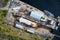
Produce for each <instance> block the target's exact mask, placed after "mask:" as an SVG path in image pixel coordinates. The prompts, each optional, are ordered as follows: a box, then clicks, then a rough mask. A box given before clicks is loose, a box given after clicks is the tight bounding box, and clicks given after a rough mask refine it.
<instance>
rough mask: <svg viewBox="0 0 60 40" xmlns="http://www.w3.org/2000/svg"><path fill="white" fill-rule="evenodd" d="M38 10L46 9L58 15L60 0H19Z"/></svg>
mask: <svg viewBox="0 0 60 40" xmlns="http://www.w3.org/2000/svg"><path fill="white" fill-rule="evenodd" d="M21 1H24V2H25V3H28V4H30V5H32V6H34V7H36V8H38V9H40V10H48V11H50V12H51V13H53V14H54V15H55V17H57V16H60V14H59V13H60V1H59V0H21Z"/></svg>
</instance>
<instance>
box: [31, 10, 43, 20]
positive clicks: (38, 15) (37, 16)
mask: <svg viewBox="0 0 60 40" xmlns="http://www.w3.org/2000/svg"><path fill="white" fill-rule="evenodd" d="M30 16H31V17H33V18H36V19H38V20H40V19H41V17H42V16H43V14H41V13H39V12H38V11H32V12H31V14H30Z"/></svg>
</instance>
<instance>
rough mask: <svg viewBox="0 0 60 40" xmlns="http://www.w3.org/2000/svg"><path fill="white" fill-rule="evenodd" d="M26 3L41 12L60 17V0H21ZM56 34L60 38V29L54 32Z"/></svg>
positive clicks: (59, 39) (56, 38) (55, 38)
mask: <svg viewBox="0 0 60 40" xmlns="http://www.w3.org/2000/svg"><path fill="white" fill-rule="evenodd" d="M21 1H23V2H25V3H28V4H30V5H32V6H34V7H36V8H38V9H40V10H42V11H43V10H48V11H50V12H51V13H52V14H54V15H55V17H58V16H60V0H21ZM53 33H54V34H56V35H59V36H60V27H59V28H58V30H54V31H53ZM53 40H60V38H58V37H56V36H55V37H54V38H53Z"/></svg>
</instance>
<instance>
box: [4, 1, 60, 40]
mask: <svg viewBox="0 0 60 40" xmlns="http://www.w3.org/2000/svg"><path fill="white" fill-rule="evenodd" d="M12 5H13V6H12ZM7 10H9V11H8V13H7V15H6V17H5V22H6V23H7V25H12V26H13V27H15V28H17V29H20V30H23V31H26V32H27V33H31V34H35V35H38V36H39V37H41V38H43V39H44V40H47V38H48V37H50V38H51V40H52V39H53V38H54V36H57V35H55V34H53V30H57V29H58V28H59V26H60V17H58V19H56V18H55V17H54V15H53V14H51V13H50V12H49V11H47V10H44V11H42V10H39V9H37V8H35V7H33V6H31V5H29V4H27V3H25V2H22V1H20V0H9V5H8V8H7ZM58 37H60V36H58Z"/></svg>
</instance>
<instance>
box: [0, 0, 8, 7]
mask: <svg viewBox="0 0 60 40" xmlns="http://www.w3.org/2000/svg"><path fill="white" fill-rule="evenodd" d="M0 2H1V3H2V5H3V7H5V6H6V5H7V3H8V0H0Z"/></svg>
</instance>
